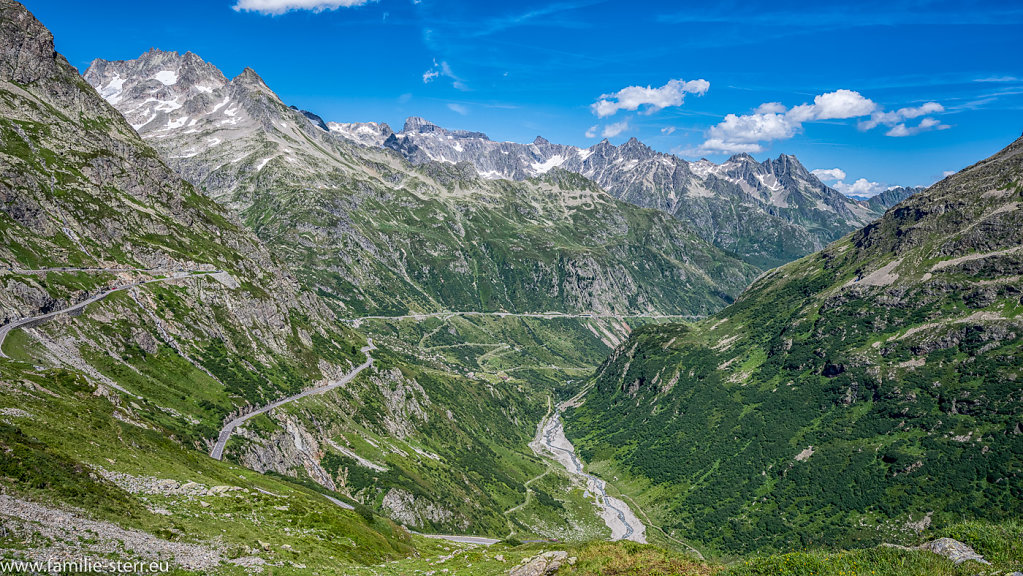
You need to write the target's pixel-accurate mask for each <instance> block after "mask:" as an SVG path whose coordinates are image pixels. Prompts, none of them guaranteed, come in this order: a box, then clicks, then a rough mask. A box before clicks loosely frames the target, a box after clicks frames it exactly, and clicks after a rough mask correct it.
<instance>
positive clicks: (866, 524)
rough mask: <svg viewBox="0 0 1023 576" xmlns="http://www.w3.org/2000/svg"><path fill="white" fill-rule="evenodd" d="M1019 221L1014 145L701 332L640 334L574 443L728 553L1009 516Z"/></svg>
mask: <svg viewBox="0 0 1023 576" xmlns="http://www.w3.org/2000/svg"><path fill="white" fill-rule="evenodd" d="M1021 206H1023V139H1021V140H1018V141H1016V142H1014V143H1013V144H1012V145H1010V146H1009V147H1008V148H1006V149H1005V150H1003V151H1002V152H1000V153H999V154H997V155H995V156H993V157H992V158H989V159H987V160H985V161H983V162H980V163H978V164H976V165H974V166H971V167H970V168H967V169H965V170H963V171H962V172H960V173H958V174H956V175H954V176H952V177H949V178H947V179H945V180H942V181H941V182H939V183H937V184H935V185H934V186H931V187H930V188H928V189H927V190H925V191H923V192H921V193H919V194H914V195H913V196H911V197H909V198H908V199H907V200H904V201H903V202H902V203H900V204H898V205H896V206H895V207H894V208H892V209H890V210H889V211H888V212H887V213H886V214H885V215H884V216H883V217H882V218H881V219H880V220H878V221H876V222H874V223H872V224H870V225H868V226H866V227H865V228H863V229H862V230H860V231H858V232H857V233H855V234H853V235H851V236H850V237H848V238H846V239H843V240H842V241H839V242H836V243H835V244H833V245H831V246H829V247H828V248H827V249H825V250H824V251H822V252H820V253H818V254H814V255H812V256H809V257H806V258H804V259H802V260H799V261H797V262H794V263H792V264H789V265H786V266H783V267H781V268H778V269H776V270H773V271H771V272H770V273H768V274H766V275H765V276H764V277H762V278H760V279H759V280H758V281H757V282H755V283H754V284H753V286H752V287H751V288H750V289H749V290H747V291H746V293H744V295H743V296H742V297H741V298H739V300H738V301H737V302H736V303H735V304H733V305H732V306H730V307H729V308H727V309H725V310H724V311H722V312H721V313H720V314H718V315H717V316H714V317H712V318H710V319H708V320H706V321H704V322H702V323H700V324H699V325H697V326H695V327H693V328H686V327H681V326H676V327H657V328H650V329H642V330H639V331H637V332H635V333H634V334H633V336H632V337H631V338H630V339H629V341H627V342H626V343H625V344H623V345H622V346H621V347H619V348H618V349H617V350H616V352H615V354H614V355H612V357H611V358H610V359H609V360H608V361H607V362H606V363H605V364H604V365H603V366H602V367H601V369H600V371H599V372H598V373H597V375H596V387H595V388H594V390H593V391H592V392H590V394H589V395H588V396H587V399H586V402H585V404H584V405H583V406H582V407H581V408H579V409H578V410H576V411H575V412H574V413H572V414H570V417H569V423H568V425H567V430H568V433H569V435H570V436H572V437H573V441H577V440H578V442H577V445H580V444H581V446H582V447H583V456H584V458H586V459H587V460H592V459H593V458H608V459H610V460H612V461H614V462H615V463H616V466H617V467H618V468H617V470H618V471H619V472H621V473H625V474H630V475H634V476H637V477H643V478H646V479H647V480H649V481H650V482H652V483H653V485H654V486H657V488H656V489H653V490H654V491H655V492H656V493H657V494H664V493H666V492H668V493H675V494H676V496H674V497H673V498H672V499H671V501H670V503H669V504H668V510H669V512H667V513H666V515H665V520H666V522H667V523H668V525H669V526H670V525H672V524H674V525H676V526H678V527H680V528H681V527H682V526H685V527H687V531H688V532H687V533H688V534H690V536H691V537H694V538H699V539H702V540H704V541H705V542H706V543H707V544H708V545H710V546H715V547H719V548H722V549H731V550H748V549H754V548H763V547H765V546H768V547H772V546H773V547H778V546H781V547H787V546H791V545H794V543H795V542H797V541H798V542H802V543H805V544H806V545H810V544H813V545H841V546H848V545H857V544H859V545H865V544H869V543H871V542H877V541H880V540H887V541H891V540H893V539H899V538H906V537H909V536H911V535H912V534H913V533H915V530H918V529H920V528H919V527H920V526H921V524H920V522H921V519H924V518H926V519H927V522H925V523H924V524H923V525H924V526H926V525H927V524H928V523H929V524H930V525H931V526H932V527H934V526H938V527H940V526H943V525H946V524H948V523H950V522H953V521H957V520H959V519H961V518H962V517H969V518H985V519H990V520H999V519H1002V518H1006V517H1013V516H1015V515H1018V514H1020V512H1021V509H1020V502H1021V501H1023V500H1021V499H1020V497H1021V496H1023V493H1021V492H1020V482H1019V475H1020V466H1021V464H1023V461H1021V459H1020V454H1023V451H1021V449H1023V444H1021V442H1023V434H1020V432H1019V425H1018V415H1019V414H1020V412H1021V410H1023V405H1021V402H1023V398H1021V397H1020V394H1019V393H1018V391H1019V386H1018V382H1019V381H1020V378H1023V373H1021V371H1020V370H1021V365H1020V363H1019V361H1018V358H1019V357H1020V354H1021V353H1023V348H1021V343H1023V316H1021V313H1023V299H1021V294H1023V292H1021V290H1020V277H1021V275H1023V251H1021V246H1023V235H1021V234H1023V232H1021V229H1023V226H1021V225H1023V210H1021V209H1020V208H1021ZM723 486H727V490H723V489H722V488H721V487H723ZM682 487H685V489H684V490H683V489H681V488H682ZM722 526H730V529H729V530H727V531H723V530H722V529H721V527H722Z"/></svg>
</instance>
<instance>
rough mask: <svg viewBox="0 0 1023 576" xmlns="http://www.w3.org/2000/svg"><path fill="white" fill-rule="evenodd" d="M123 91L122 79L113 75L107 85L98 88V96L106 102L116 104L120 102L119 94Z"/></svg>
mask: <svg viewBox="0 0 1023 576" xmlns="http://www.w3.org/2000/svg"><path fill="white" fill-rule="evenodd" d="M123 90H124V78H121V77H120V76H118V75H116V74H115V75H114V78H113V80H111V81H110V83H109V84H107V85H106V86H103V87H102V88H100V90H99V95H100V96H102V97H103V99H104V100H106V101H107V102H110V103H111V104H117V103H118V102H120V101H121V94H122V91H123Z"/></svg>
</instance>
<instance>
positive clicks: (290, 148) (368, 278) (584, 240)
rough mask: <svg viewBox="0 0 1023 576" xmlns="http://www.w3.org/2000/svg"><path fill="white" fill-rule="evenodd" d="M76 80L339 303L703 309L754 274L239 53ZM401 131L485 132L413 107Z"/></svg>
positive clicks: (565, 183)
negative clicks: (362, 119)
mask: <svg viewBox="0 0 1023 576" xmlns="http://www.w3.org/2000/svg"><path fill="white" fill-rule="evenodd" d="M85 78H86V79H87V80H88V81H89V82H90V83H91V84H92V85H93V86H95V87H96V89H97V90H98V91H99V92H100V94H102V95H104V97H105V98H107V100H108V101H109V102H110V103H111V104H113V105H114V106H116V107H117V108H118V109H119V110H120V111H121V112H122V113H123V114H124V115H125V117H126V118H128V120H129V122H131V123H132V125H133V126H135V128H136V129H137V130H138V131H139V133H140V134H141V135H142V137H143V138H144V139H146V140H147V141H148V142H149V143H151V144H152V145H153V146H154V147H156V148H157V149H158V150H159V151H160V152H161V155H162V156H163V157H164V158H165V159H166V160H167V162H168V163H169V164H171V166H172V167H174V168H175V170H177V171H178V173H179V174H181V175H182V176H183V177H185V179H187V180H189V181H190V182H192V183H193V184H194V185H196V186H198V187H201V188H203V189H205V190H206V192H207V194H209V195H210V196H211V197H212V198H214V199H216V200H218V201H220V202H222V203H225V204H227V205H229V206H230V207H232V208H233V209H235V210H236V211H238V212H239V213H240V214H241V215H242V217H243V218H244V219H245V220H246V221H247V222H248V223H249V224H250V226H252V228H253V229H255V230H256V231H257V233H258V234H259V235H260V236H261V237H262V238H263V239H264V240H265V241H267V243H268V244H271V245H274V246H278V247H279V249H280V252H281V253H282V254H285V255H286V257H287V258H289V259H290V261H291V262H292V264H293V265H294V266H295V268H296V269H297V270H298V271H299V272H300V273H301V274H303V275H304V276H305V280H306V282H307V283H308V284H309V285H311V286H315V287H316V288H317V289H319V290H321V291H323V292H324V293H327V294H331V295H332V299H331V301H332V302H336V303H338V304H339V307H340V309H339V312H342V313H349V311H359V310H365V311H374V312H377V313H379V312H405V311H407V310H438V309H444V308H450V309H466V310H508V311H538V310H539V311H543V310H575V311H600V312H608V311H616V312H619V313H626V312H629V311H633V312H657V311H659V312H672V313H683V314H705V313H709V312H712V311H714V310H716V309H719V308H720V307H722V306H724V305H725V304H727V303H728V302H729V301H730V300H731V298H732V297H733V296H734V295H735V294H737V293H738V292H739V291H740V290H741V289H742V287H743V286H744V285H745V284H746V283H747V282H748V281H749V280H750V279H751V278H752V277H753V276H755V275H756V273H757V270H755V269H754V268H753V267H751V266H749V265H747V264H744V263H742V262H741V261H739V260H738V259H736V258H735V257H733V256H731V255H729V254H727V253H725V252H723V251H721V250H720V249H718V248H715V247H714V246H712V245H711V244H709V243H708V242H706V241H704V240H703V239H701V238H700V237H699V236H698V235H697V234H696V233H695V232H694V231H693V229H692V227H691V226H688V225H687V224H686V223H685V222H683V221H679V220H675V219H671V218H669V217H667V215H665V214H663V213H660V212H656V211H649V212H647V211H643V210H641V209H640V208H637V207H635V206H633V205H631V204H628V203H625V202H620V201H618V200H616V199H615V198H614V197H612V196H611V195H609V194H607V193H606V192H604V191H603V190H601V189H600V188H599V186H597V185H595V184H594V183H593V182H592V181H590V180H587V179H585V178H583V177H580V176H579V175H577V174H573V173H571V172H568V171H565V170H562V169H551V170H544V171H543V172H542V173H540V172H537V175H536V177H533V178H531V179H528V180H521V181H498V180H491V179H486V178H480V177H479V175H478V173H477V172H478V171H477V170H476V169H474V168H473V166H472V165H471V164H470V163H468V162H453V161H433V160H430V159H428V158H426V157H425V156H424V157H422V158H420V159H418V160H417V161H416V162H413V163H409V161H407V160H406V159H405V158H403V157H402V156H401V155H399V154H397V153H395V152H394V151H393V150H391V149H389V148H386V147H376V146H375V145H376V144H377V143H378V142H380V140H381V139H383V140H384V143H386V141H388V140H389V139H391V138H393V137H394V134H393V133H392V132H391V130H390V128H389V127H388V126H386V125H384V124H370V123H367V124H345V125H341V124H336V123H329V124H326V123H324V122H323V121H322V119H320V118H319V117H318V116H316V115H315V114H312V113H309V112H304V111H301V110H297V109H294V108H291V107H289V106H287V105H285V104H284V103H283V102H281V100H280V98H278V97H277V95H276V94H274V93H273V91H272V90H271V89H270V88H269V87H268V86H267V85H266V84H265V83H264V82H263V81H262V79H260V78H259V76H258V75H257V74H256V73H255V72H254V71H252V70H251V69H246V70H245V71H244V72H242V73H241V74H240V75H239V76H237V77H236V78H234V79H231V80H228V79H227V78H226V77H225V76H224V75H223V74H222V73H220V72H219V70H217V69H216V68H215V67H213V66H212V65H210V64H208V63H206V62H203V61H202V60H201V59H200V58H199V57H198V56H195V55H194V54H191V53H186V54H178V53H174V52H161V51H159V50H153V51H150V52H148V53H146V54H143V55H142V56H141V57H140V58H138V59H136V60H128V61H118V62H107V61H103V60H97V61H95V62H94V63H93V64H92V65H91V66H90V67H89V69H88V70H87V71H86V73H85ZM324 126H326V128H327V129H326V130H325V129H324ZM405 130H408V131H417V132H421V133H429V132H436V133H437V134H438V135H444V136H445V137H447V136H451V137H452V138H456V137H457V138H460V139H463V140H464V141H465V142H466V143H471V142H483V141H486V136H485V135H483V134H481V133H476V132H464V131H459V132H453V133H449V132H447V131H444V130H443V129H441V128H438V127H436V126H434V125H433V124H430V123H428V122H426V121H419V120H415V119H412V120H410V121H409V122H407V123H406V126H405ZM341 134H343V135H345V137H342V135H341ZM385 134H386V135H387V136H386V137H385V136H384V135H385ZM353 140H354V142H353ZM357 142H360V143H364V144H371V145H372V146H370V147H366V146H364V145H360V144H359V143H357Z"/></svg>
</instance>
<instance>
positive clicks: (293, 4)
mask: <svg viewBox="0 0 1023 576" xmlns="http://www.w3.org/2000/svg"><path fill="white" fill-rule="evenodd" d="M374 1H376V0H238V2H237V3H236V4H235V5H234V9H235V10H236V11H238V12H259V13H260V14H267V15H271V14H272V15H278V14H284V13H285V12H291V11H293V10H310V11H312V12H323V11H324V10H337V9H338V8H351V7H353V6H364V5H366V4H369V3H371V2H374Z"/></svg>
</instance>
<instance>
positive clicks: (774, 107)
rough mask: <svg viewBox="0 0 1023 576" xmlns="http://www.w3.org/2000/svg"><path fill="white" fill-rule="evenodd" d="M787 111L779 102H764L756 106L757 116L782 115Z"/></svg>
mask: <svg viewBox="0 0 1023 576" xmlns="http://www.w3.org/2000/svg"><path fill="white" fill-rule="evenodd" d="M785 110H787V108H785V106H783V105H782V103H781V102H764V103H763V104H761V105H760V106H757V109H756V113H757V114H783V113H784V112H785Z"/></svg>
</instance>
